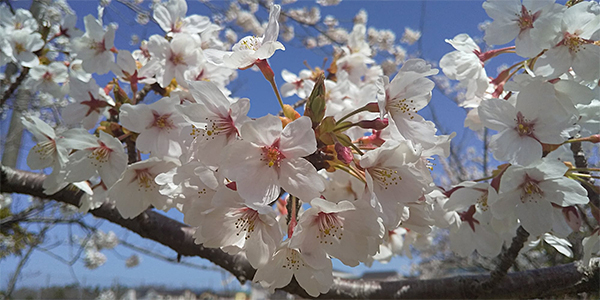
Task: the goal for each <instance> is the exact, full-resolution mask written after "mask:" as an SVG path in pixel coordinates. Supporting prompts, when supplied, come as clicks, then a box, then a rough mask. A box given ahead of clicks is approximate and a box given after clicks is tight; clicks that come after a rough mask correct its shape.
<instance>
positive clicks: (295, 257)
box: [282, 248, 304, 271]
mask: <svg viewBox="0 0 600 300" xmlns="http://www.w3.org/2000/svg"><path fill="white" fill-rule="evenodd" d="M282 267H283V268H284V269H289V270H295V271H298V270H299V269H300V267H304V261H302V257H300V253H299V252H298V251H297V250H294V249H290V248H287V255H286V257H285V262H284V263H283V266H282Z"/></svg>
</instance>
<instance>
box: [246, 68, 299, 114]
mask: <svg viewBox="0 0 600 300" xmlns="http://www.w3.org/2000/svg"><path fill="white" fill-rule="evenodd" d="M254 64H255V65H256V66H257V67H258V68H259V69H260V71H261V72H262V73H263V76H265V79H266V80H267V81H268V82H269V83H270V84H271V87H272V88H273V91H274V92H275V96H277V101H279V106H281V109H282V110H283V101H282V100H281V95H280V94H279V89H278V88H277V84H276V83H275V73H273V69H271V66H270V65H269V62H268V61H267V60H266V59H259V60H257V61H256V62H255V63H254ZM284 113H285V111H284ZM286 117H287V118H290V116H286ZM290 119H292V118H290Z"/></svg>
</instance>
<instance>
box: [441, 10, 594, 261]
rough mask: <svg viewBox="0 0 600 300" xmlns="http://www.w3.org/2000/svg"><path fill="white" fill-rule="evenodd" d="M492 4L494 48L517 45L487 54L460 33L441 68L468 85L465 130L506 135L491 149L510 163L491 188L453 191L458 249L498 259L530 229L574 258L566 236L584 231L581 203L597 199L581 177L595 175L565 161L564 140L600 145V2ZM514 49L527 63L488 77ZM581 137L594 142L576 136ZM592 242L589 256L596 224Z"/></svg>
mask: <svg viewBox="0 0 600 300" xmlns="http://www.w3.org/2000/svg"><path fill="white" fill-rule="evenodd" d="M483 8H484V9H485V10H486V12H487V13H488V15H489V16H490V17H491V18H492V19H493V22H491V23H490V24H489V25H487V27H486V29H485V36H484V40H485V41H486V43H487V44H489V45H502V44H506V43H509V42H511V41H512V40H514V42H515V45H514V46H510V47H506V48H501V49H493V50H489V51H485V52H483V51H481V49H480V48H479V46H478V45H477V44H476V43H475V42H474V41H473V39H471V37H469V36H468V35H467V34H459V35H457V36H456V37H454V39H452V40H447V42H448V43H449V44H451V45H452V46H453V47H454V48H455V49H456V51H454V52H451V53H448V54H446V55H445V56H444V57H443V58H442V59H441V61H440V67H441V68H442V70H443V72H444V73H445V74H446V76H447V77H448V78H450V79H454V80H458V81H459V82H460V85H461V86H463V87H464V88H466V93H465V99H464V101H463V102H462V103H461V106H463V107H465V108H468V109H470V111H469V113H468V115H467V119H466V120H465V126H468V127H470V128H471V129H474V130H479V129H482V128H487V129H491V130H494V131H496V132H497V133H496V134H494V135H493V136H492V137H491V140H490V143H489V149H490V151H491V152H492V154H493V156H494V158H495V159H497V160H498V161H505V162H508V164H505V165H502V166H500V167H499V168H498V170H497V171H496V172H494V174H493V176H491V178H493V180H492V181H491V183H490V184H488V183H484V182H463V183H461V184H459V185H458V186H456V187H454V188H453V189H452V190H450V191H449V192H447V194H448V195H450V198H449V200H448V202H447V203H446V204H445V206H444V207H445V208H446V209H450V210H454V211H456V213H457V215H456V216H455V221H454V222H453V227H452V230H451V236H450V241H451V246H452V249H453V250H454V251H456V252H457V253H462V254H464V255H466V254H469V253H470V252H471V251H473V250H474V249H476V250H477V251H478V252H479V253H482V254H484V255H487V256H492V255H496V254H498V253H499V251H500V248H501V246H502V243H503V242H506V241H507V240H508V239H510V238H511V237H512V235H513V234H512V233H513V232H514V230H515V228H516V227H517V226H519V225H520V226H522V227H523V228H524V229H525V230H527V232H529V233H530V234H531V236H532V237H531V239H532V240H536V239H539V240H541V239H543V240H545V241H546V242H547V243H548V244H550V245H552V246H554V247H555V248H556V249H557V250H558V251H559V252H561V253H563V254H565V255H567V256H572V252H571V250H570V249H569V247H570V246H571V243H570V242H569V241H568V240H566V239H565V238H566V237H567V236H568V235H569V234H570V233H571V232H573V231H575V232H579V231H580V230H581V223H582V214H585V213H586V212H585V210H582V209H581V207H582V206H580V205H583V204H587V203H588V201H589V199H588V197H587V192H586V190H585V189H584V188H583V187H582V185H581V184H580V183H579V182H578V181H581V179H580V178H578V175H581V176H588V177H589V175H587V174H577V171H584V172H585V171H586V169H585V168H584V169H583V170H577V168H574V166H573V164H572V163H571V161H572V160H573V157H572V154H571V158H570V159H569V158H568V156H565V155H563V153H564V152H567V151H568V150H567V148H566V147H568V145H564V144H568V143H571V142H582V141H583V142H592V143H598V142H600V140H599V136H598V134H599V133H600V126H598V125H599V123H598V120H600V97H599V95H600V87H599V86H598V80H599V79H600V68H598V65H599V64H600V45H599V42H598V40H599V39H600V5H598V3H596V2H588V1H581V2H579V3H577V4H574V5H569V6H565V5H560V4H557V3H554V1H523V3H521V2H520V1H501V0H488V1H486V2H485V3H484V4H483ZM504 53H516V54H517V55H519V56H520V57H522V58H523V60H522V61H520V62H517V63H515V64H514V65H512V66H510V67H508V68H506V69H504V70H503V71H502V72H500V73H499V75H498V76H497V77H496V78H490V77H488V75H487V72H486V69H485V66H486V64H487V63H488V62H489V60H490V59H492V58H494V57H497V56H499V55H501V54H504ZM581 136H583V137H587V138H579V139H574V138H575V137H581ZM592 143H588V145H592ZM596 151H597V150H596ZM568 152H569V153H570V151H568ZM592 171H593V170H592ZM592 177H593V176H592ZM575 179H577V180H575ZM583 181H585V180H583ZM594 188H595V189H597V187H593V189H594ZM595 205H597V203H596V204H593V203H590V206H592V209H596V208H595ZM469 241H475V242H474V243H473V242H469ZM532 243H533V244H535V243H537V241H532ZM584 244H585V245H586V246H584V252H585V255H584V256H585V258H586V260H589V257H590V255H591V253H598V251H599V250H600V249H599V246H598V229H595V230H594V229H593V228H592V234H591V236H589V237H588V238H586V240H585V242H584ZM592 245H593V246H592ZM594 247H595V248H594ZM565 249H568V250H565Z"/></svg>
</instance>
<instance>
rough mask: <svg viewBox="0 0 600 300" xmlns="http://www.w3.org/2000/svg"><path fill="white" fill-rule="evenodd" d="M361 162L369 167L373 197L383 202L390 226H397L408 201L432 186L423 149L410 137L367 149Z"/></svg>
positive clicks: (387, 225)
mask: <svg viewBox="0 0 600 300" xmlns="http://www.w3.org/2000/svg"><path fill="white" fill-rule="evenodd" d="M360 166H361V168H363V169H364V170H365V177H366V182H367V187H368V190H369V193H372V194H371V195H372V196H371V197H372V199H373V200H372V201H376V202H377V203H379V204H380V205H381V206H382V209H383V214H384V216H385V217H384V224H385V225H386V227H388V228H395V227H396V226H397V224H398V222H399V219H400V216H401V214H402V212H403V209H404V205H405V204H407V203H410V202H416V201H417V200H419V198H421V197H422V196H423V195H424V194H425V193H427V192H429V191H430V190H431V187H430V184H431V183H432V179H431V175H430V173H429V170H428V169H427V168H426V167H425V166H424V165H422V164H421V156H420V149H418V148H415V147H414V146H413V144H412V143H411V142H409V141H401V142H398V141H394V140H388V141H386V142H385V143H383V145H381V147H379V148H377V149H375V150H373V151H369V152H367V153H365V155H363V156H362V157H361V159H360ZM372 205H374V203H373V204H372Z"/></svg>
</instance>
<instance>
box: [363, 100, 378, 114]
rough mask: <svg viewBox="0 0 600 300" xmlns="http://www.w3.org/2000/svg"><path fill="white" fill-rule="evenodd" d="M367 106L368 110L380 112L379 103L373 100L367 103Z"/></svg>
mask: <svg viewBox="0 0 600 300" xmlns="http://www.w3.org/2000/svg"><path fill="white" fill-rule="evenodd" d="M365 108H366V109H367V111H368V112H372V113H378V112H380V110H379V104H378V103H377V102H371V103H369V104H367V105H365Z"/></svg>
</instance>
